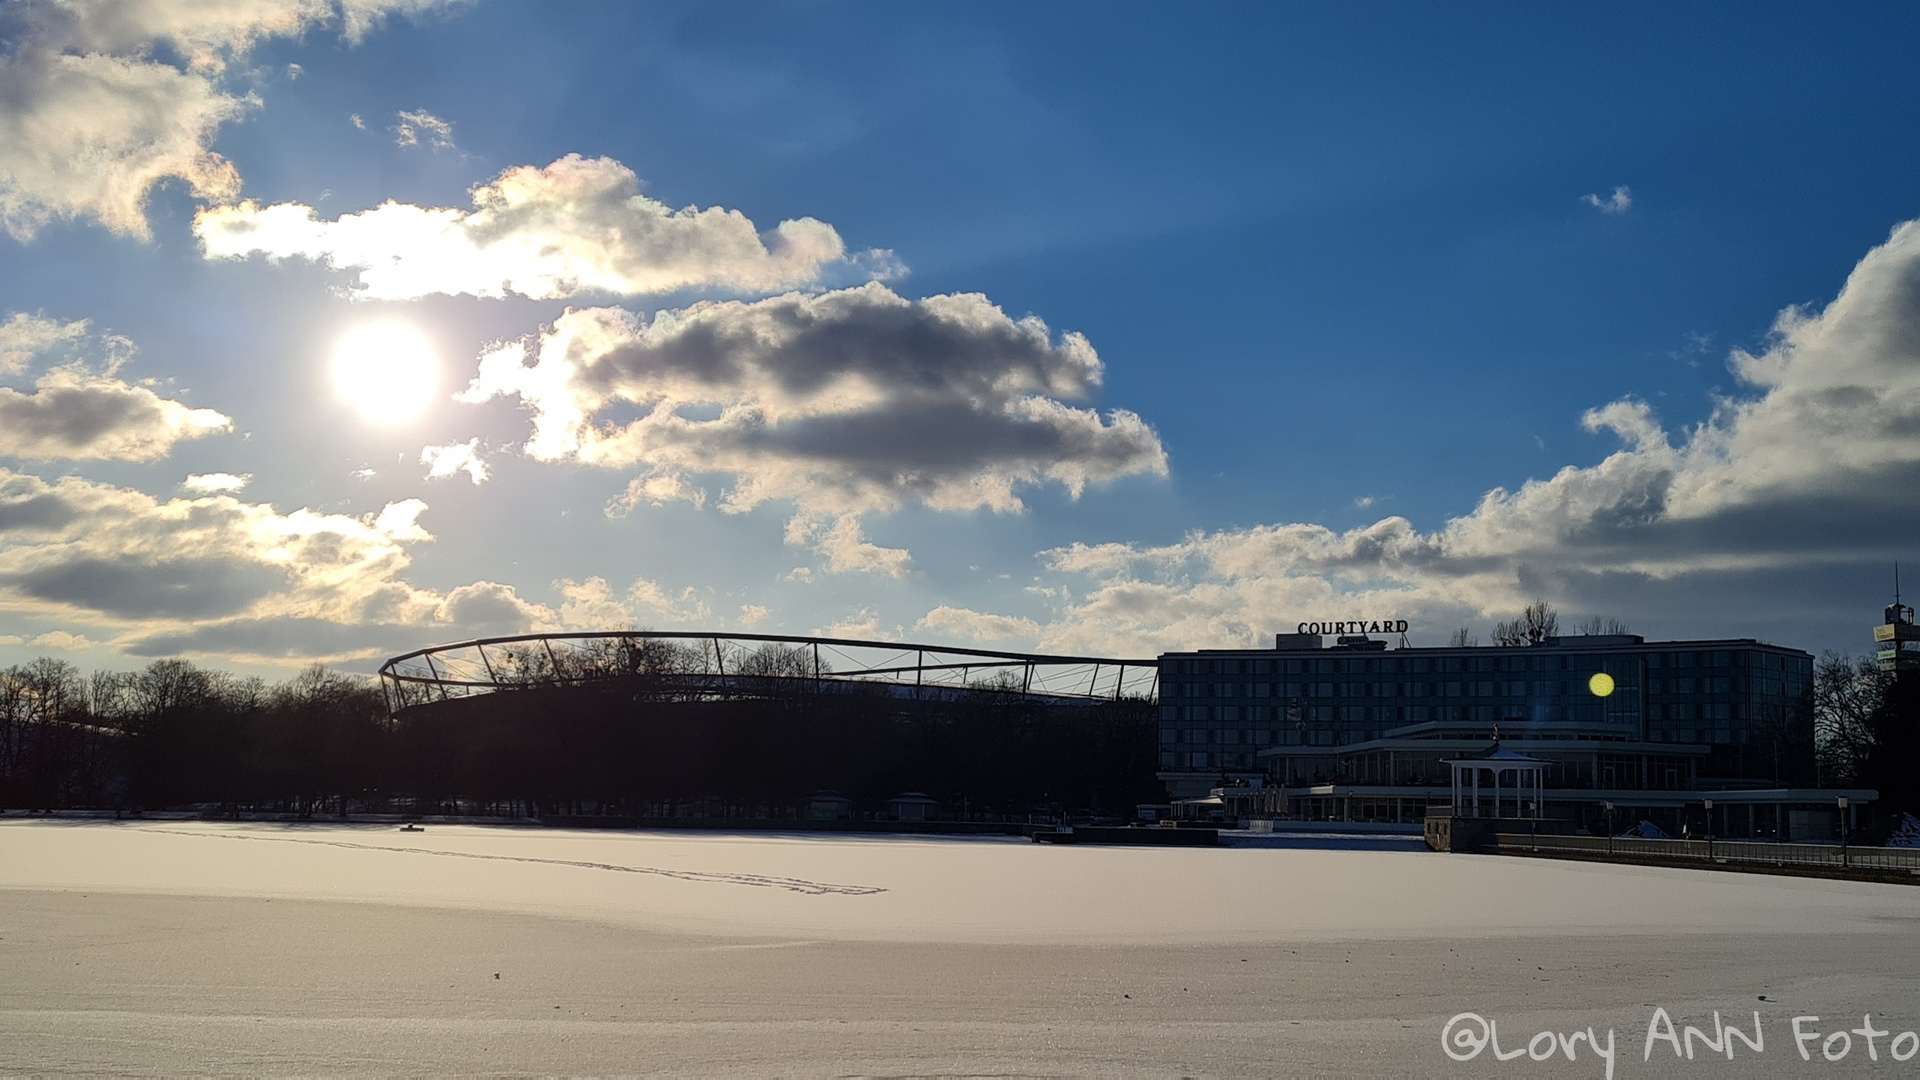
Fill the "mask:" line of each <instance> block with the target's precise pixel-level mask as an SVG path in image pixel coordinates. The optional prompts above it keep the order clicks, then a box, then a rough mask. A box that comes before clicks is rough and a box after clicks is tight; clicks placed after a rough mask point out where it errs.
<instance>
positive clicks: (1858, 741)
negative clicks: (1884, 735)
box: [1813, 652, 1891, 784]
mask: <svg viewBox="0 0 1920 1080" xmlns="http://www.w3.org/2000/svg"><path fill="white" fill-rule="evenodd" d="M1890 681H1891V680H1889V679H1888V677H1887V673H1886V672H1883V671H1881V670H1880V667H1879V665H1878V664H1876V663H1874V661H1873V658H1872V657H1868V656H1862V657H1859V658H1858V659H1855V658H1854V657H1851V656H1846V655H1843V654H1841V653H1836V652H1828V653H1824V654H1822V655H1821V657H1820V659H1819V661H1818V662H1817V663H1815V664H1814V665H1813V732H1814V734H1813V739H1814V753H1815V757H1816V759H1817V760H1818V762H1819V764H1820V780H1821V782H1823V783H1827V784H1851V783H1858V782H1859V781H1860V774H1861V770H1862V769H1863V768H1864V767H1865V766H1866V764H1867V759H1868V758H1870V757H1872V756H1873V751H1874V748H1875V746H1876V740H1875V739H1874V736H1873V718H1874V713H1875V712H1876V711H1877V710H1878V709H1879V708H1880V707H1881V704H1882V703H1883V702H1885V701H1886V697H1887V689H1888V685H1889V683H1890Z"/></svg>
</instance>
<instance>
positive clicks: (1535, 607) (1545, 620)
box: [1493, 600, 1560, 645]
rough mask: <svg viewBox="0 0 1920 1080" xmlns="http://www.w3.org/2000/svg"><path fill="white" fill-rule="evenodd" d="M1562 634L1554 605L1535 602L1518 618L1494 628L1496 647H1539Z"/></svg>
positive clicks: (1498, 624) (1543, 601)
mask: <svg viewBox="0 0 1920 1080" xmlns="http://www.w3.org/2000/svg"><path fill="white" fill-rule="evenodd" d="M1559 633H1560V616H1559V615H1558V614H1556V613H1555V612H1554V610H1553V605H1551V604H1549V603H1547V602H1546V601H1545V600H1535V601H1534V602H1533V603H1531V604H1528V605H1527V606H1526V607H1525V608H1523V609H1522V610H1521V612H1520V614H1519V616H1518V617H1517V618H1513V619H1508V620H1507V621H1505V622H1501V623H1497V624H1495V625H1494V628H1493V643H1494V644H1495V645H1538V644H1540V643H1541V642H1543V641H1545V640H1547V639H1548V638H1550V637H1553V636H1555V635H1557V634H1559Z"/></svg>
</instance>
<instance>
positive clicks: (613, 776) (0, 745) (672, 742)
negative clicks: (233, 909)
mask: <svg viewBox="0 0 1920 1080" xmlns="http://www.w3.org/2000/svg"><path fill="white" fill-rule="evenodd" d="M674 648H675V646H671V645H667V644H665V643H660V642H650V641H643V642H635V643H632V644H631V646H628V647H623V650H624V651H620V650H616V651H617V653H618V654H617V655H616V654H615V652H609V653H608V655H606V656H597V655H569V654H547V653H546V652H545V651H544V650H542V651H540V652H539V653H537V654H536V653H532V652H529V653H528V654H527V655H525V656H521V657H515V658H511V659H508V660H507V661H505V664H510V665H513V666H514V669H516V670H523V671H524V673H525V676H526V677H525V678H524V679H519V680H512V681H511V682H512V683H513V684H514V685H517V687H518V688H512V689H506V690H502V691H499V692H497V693H493V694H486V695H480V696H476V697H471V698H465V699H453V700H449V701H435V702H426V701H421V702H418V703H415V705H414V707H411V708H407V709H403V710H402V712H401V713H400V715H399V717H398V719H396V720H389V719H388V716H387V706H386V702H385V699H384V698H383V696H382V694H381V692H380V690H379V689H378V688H377V687H376V686H375V685H374V684H372V683H371V682H369V681H367V680H364V679H357V678H353V677H350V676H345V675H341V674H338V673H334V672H329V671H327V670H325V669H323V668H318V667H315V668H311V669H308V670H307V671H305V672H302V673H301V674H300V675H299V676H297V677H295V678H293V679H291V680H289V681H287V682H285V683H281V684H278V685H269V684H267V683H265V682H263V681H262V680H260V679H257V678H237V677H235V676H232V675H229V674H226V673H223V672H218V671H210V670H207V669H204V668H200V667H196V666H195V665H193V664H191V663H187V662H185V661H180V660H163V661H158V662H155V663H153V664H150V665H149V666H148V667H146V668H145V669H143V670H141V671H136V672H96V673H94V674H92V675H87V674H84V673H82V672H81V671H80V670H79V669H78V668H75V667H74V666H73V665H71V664H68V663H66V662H64V661H58V660H36V661H34V662H32V663H30V664H25V665H21V666H18V667H13V668H7V669H4V670H0V807H8V806H12V807H23V806H24V807H29V808H62V807H84V806H95V807H128V808H134V807H144V808H160V807H167V806H181V805H188V804H208V803H212V804H219V805H222V806H226V807H230V808H234V809H243V808H244V809H261V810H284V811H293V812H299V813H314V812H322V811H333V810H340V809H344V808H345V807H346V805H347V804H348V802H349V801H352V802H354V803H356V804H359V805H362V806H369V805H377V804H380V803H382V802H389V803H391V802H392V801H394V800H398V801H399V803H400V806H401V808H404V807H405V806H440V805H446V804H449V803H463V804H467V805H472V804H476V803H477V804H482V805H494V806H504V805H512V806H515V807H522V808H526V809H530V810H539V809H546V810H553V809H562V810H566V811H571V812H576V813H579V812H586V813H605V814H624V815H632V816H646V815H648V814H650V813H658V812H660V808H661V807H669V808H671V807H675V806H685V805H687V804H690V803H699V804H703V805H706V806H709V807H715V806H717V807H722V808H726V809H727V810H729V811H730V812H736V813H741V812H744V813H750V814H751V813H756V812H775V813H777V812H779V811H780V810H781V809H782V808H791V807H792V806H793V805H794V803H795V802H796V801H798V800H800V799H801V798H802V797H804V796H806V795H808V794H809V793H811V792H814V791H818V790H822V789H832V790H837V791H840V792H842V793H844V794H846V795H848V796H850V797H852V798H854V799H855V800H856V801H857V802H861V803H866V804H868V805H876V804H878V803H880V802H882V801H884V800H885V799H886V798H887V797H889V796H891V795H894V794H898V793H900V792H902V791H924V792H927V793H929V794H932V795H933V796H934V797H935V798H937V799H939V800H940V801H941V802H942V803H943V804H944V805H946V806H949V807H952V808H954V809H960V808H962V807H964V808H966V809H967V810H969V811H973V812H980V813H987V814H992V813H1006V814H1021V813H1024V812H1026V811H1027V810H1030V809H1032V808H1033V807H1035V806H1036V805H1059V806H1062V807H1064V808H1066V809H1105V810H1110V811H1115V812H1121V811H1125V810H1129V809H1130V808H1131V807H1132V805H1133V804H1134V803H1137V802H1143V801H1153V800H1154V799H1155V798H1156V796H1157V794H1158V785H1157V784H1156V783H1155V781H1154V775H1153V770H1154V764H1155V760H1156V745H1155V738H1156V735H1155V721H1154V710H1153V708H1152V703H1151V702H1147V701H1133V700H1128V701H1121V702H1109V703H1104V704H1049V703H1044V702H1038V701H1035V700H1033V699H1030V698H1027V697H1025V696H1024V695H1020V694H1016V693H993V692H990V691H980V690H975V691H955V692H943V693H942V695H941V697H940V699H939V700H928V701H913V700H905V699H902V698H900V697H898V696H896V694H895V693H893V692H891V691H889V690H887V689H885V688H877V687H861V686H858V685H850V684H846V683H828V684H825V687H824V689H822V688H821V687H820V686H819V684H816V683H815V682H814V681H813V680H812V679H810V678H806V677H805V676H809V675H811V674H812V672H813V663H814V660H813V657H812V656H811V654H809V653H805V652H803V651H801V650H797V649H792V648H790V647H786V646H780V645H770V646H768V647H767V648H765V649H762V650H760V652H759V653H756V654H755V655H754V656H752V657H741V658H730V659H732V660H734V661H735V662H736V663H735V664H730V666H729V670H730V671H738V673H739V674H740V675H745V676H764V677H766V685H767V687H768V688H769V689H768V691H767V692H766V693H765V694H764V695H763V696H762V697H760V698H757V699H753V698H749V699H744V700H741V699H734V700H711V699H710V698H709V696H708V695H706V694H705V693H703V692H701V691H699V690H698V689H697V688H690V687H693V685H694V684H692V683H690V682H689V681H688V680H687V679H686V678H684V677H683V676H684V673H685V672H688V671H700V670H706V667H705V665H704V663H697V662H696V661H698V660H700V659H701V658H697V657H694V656H680V655H676V654H675V653H674V652H673V650H674ZM556 655H557V658H558V659H559V660H560V661H561V662H562V663H565V664H568V665H570V668H569V670H567V671H565V672H560V671H554V670H549V669H551V668H553V667H554V666H555V663H554V662H555V659H556ZM495 663H496V665H500V664H501V663H502V662H501V661H499V660H496V661H495ZM579 665H592V666H593V668H594V670H593V672H592V673H593V674H597V675H601V676H604V677H602V678H596V679H591V680H588V681H585V682H582V683H579V684H576V685H567V684H564V683H560V682H557V681H556V676H560V675H565V676H571V677H578V676H580V675H582V674H583V673H584V672H582V671H579V670H572V668H573V667H577V666H579ZM603 669H604V670H603ZM806 688H813V689H812V690H806Z"/></svg>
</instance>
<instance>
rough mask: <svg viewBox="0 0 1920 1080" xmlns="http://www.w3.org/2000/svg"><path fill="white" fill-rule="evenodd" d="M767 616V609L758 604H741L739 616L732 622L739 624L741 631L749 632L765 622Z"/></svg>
mask: <svg viewBox="0 0 1920 1080" xmlns="http://www.w3.org/2000/svg"><path fill="white" fill-rule="evenodd" d="M767 615H768V611H767V609H766V608H765V607H762V606H761V605H759V604H741V605H740V616H739V618H737V619H735V620H734V621H735V622H737V623H739V624H740V626H741V628H742V629H746V630H751V629H753V628H754V627H756V626H759V625H760V624H761V623H763V622H765V621H767Z"/></svg>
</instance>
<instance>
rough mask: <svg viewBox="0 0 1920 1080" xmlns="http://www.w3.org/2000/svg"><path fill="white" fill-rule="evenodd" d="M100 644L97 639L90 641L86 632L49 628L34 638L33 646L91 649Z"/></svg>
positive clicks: (68, 649)
mask: <svg viewBox="0 0 1920 1080" xmlns="http://www.w3.org/2000/svg"><path fill="white" fill-rule="evenodd" d="M98 644H100V643H99V642H97V641H89V640H88V639H87V636H86V635H85V634H70V633H68V632H66V631H65V630H49V631H47V632H46V633H44V634H41V635H39V636H38V637H36V638H34V639H33V647H34V648H36V649H64V650H67V651H77V650H80V649H91V648H93V647H94V646H95V645H98Z"/></svg>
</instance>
